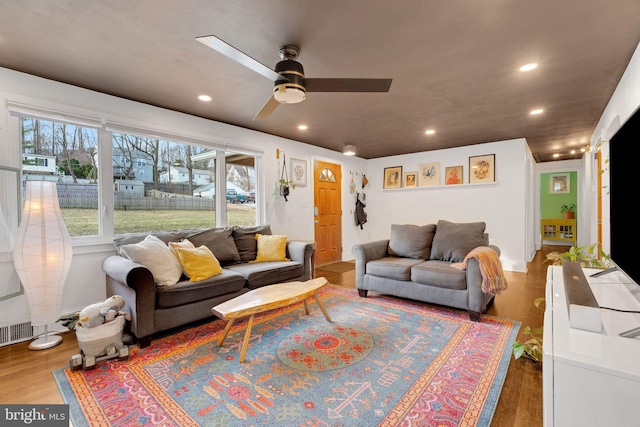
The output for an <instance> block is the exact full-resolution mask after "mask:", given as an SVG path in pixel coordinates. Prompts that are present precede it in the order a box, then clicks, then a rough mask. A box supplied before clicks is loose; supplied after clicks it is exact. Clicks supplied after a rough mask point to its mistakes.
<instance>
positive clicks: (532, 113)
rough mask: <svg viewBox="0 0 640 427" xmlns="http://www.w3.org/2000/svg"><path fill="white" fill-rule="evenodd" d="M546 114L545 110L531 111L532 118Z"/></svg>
mask: <svg viewBox="0 0 640 427" xmlns="http://www.w3.org/2000/svg"><path fill="white" fill-rule="evenodd" d="M543 112H544V110H543V109H542V108H538V109H537V110H531V113H529V114H531V115H532V116H535V115H538V114H542V113H543Z"/></svg>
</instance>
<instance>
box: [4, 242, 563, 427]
mask: <svg viewBox="0 0 640 427" xmlns="http://www.w3.org/2000/svg"><path fill="white" fill-rule="evenodd" d="M566 249H567V248H566V247H564V246H550V245H545V246H543V247H542V250H541V251H538V253H537V254H536V256H535V258H534V259H533V261H532V262H531V263H530V265H529V268H528V271H527V273H514V272H508V271H507V272H505V275H506V276H507V280H508V283H509V288H508V289H507V290H506V291H505V292H503V293H502V294H500V295H497V296H496V300H495V303H494V304H493V306H492V307H491V308H490V309H489V312H488V313H487V314H490V315H492V316H497V317H502V318H507V319H513V320H518V321H520V322H521V323H522V326H521V328H520V330H521V331H522V329H523V328H524V327H525V326H531V327H538V326H542V321H543V312H544V307H543V306H540V308H539V309H538V308H536V307H535V306H534V305H533V300H534V299H536V298H538V297H541V296H544V290H545V282H546V269H547V264H544V265H543V264H542V261H543V260H544V259H545V256H546V254H547V253H548V252H550V251H555V250H559V251H562V252H564V251H565V250H566ZM340 264H341V265H340V266H336V265H334V266H331V265H330V266H320V267H317V268H316V277H319V276H324V277H326V278H327V279H328V280H329V281H330V282H331V283H333V284H335V285H338V286H341V287H346V288H355V271H354V270H350V271H346V272H344V270H345V268H344V263H340ZM323 267H324V268H323ZM336 267H337V268H336ZM63 338H64V340H63V343H62V344H60V345H59V346H57V347H55V348H52V349H49V350H44V351H29V350H28V345H29V343H28V342H23V343H18V344H13V345H9V346H5V347H0V384H2V387H0V403H3V404H11V403H36V404H37V403H52V404H56V403H64V402H63V401H62V397H61V396H60V393H59V391H58V387H57V385H56V383H55V380H54V378H53V375H52V373H51V371H52V370H53V369H56V368H61V367H65V366H68V364H69V357H70V356H71V355H73V354H75V353H77V352H78V345H77V342H76V339H75V334H74V333H72V332H70V333H65V334H63ZM526 339H527V337H526V336H524V335H523V334H522V332H520V333H519V334H518V340H519V341H521V342H522V341H523V340H526ZM491 425H492V426H493V427H531V426H541V425H542V370H541V369H540V367H539V366H537V365H535V364H534V363H533V362H531V361H529V360H528V359H522V358H521V359H518V360H514V359H513V358H512V359H511V361H510V363H509V370H508V372H507V377H506V379H505V382H504V386H503V388H502V393H501V394H500V400H499V401H498V406H497V408H496V411H495V414H494V416H493V422H492V424H491Z"/></svg>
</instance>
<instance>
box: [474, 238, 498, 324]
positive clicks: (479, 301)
mask: <svg viewBox="0 0 640 427" xmlns="http://www.w3.org/2000/svg"><path fill="white" fill-rule="evenodd" d="M489 247H490V248H491V249H493V250H494V251H496V253H497V254H498V256H500V248H498V247H497V246H495V245H489ZM467 292H468V293H467V295H468V298H469V300H468V304H469V311H472V312H474V313H478V314H479V313H482V312H483V309H484V307H485V306H486V303H487V302H488V301H489V300H490V299H491V298H493V295H490V294H485V293H484V292H482V273H480V263H478V260H477V259H475V258H471V259H470V260H469V261H468V262H467Z"/></svg>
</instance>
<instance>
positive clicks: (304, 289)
mask: <svg viewBox="0 0 640 427" xmlns="http://www.w3.org/2000/svg"><path fill="white" fill-rule="evenodd" d="M328 283H329V282H328V281H327V279H325V278H324V277H318V278H316V279H312V280H307V281H306V282H287V283H279V284H276V285H269V286H263V287H262V288H258V289H254V290H252V291H249V292H247V293H246V294H242V295H240V296H238V297H235V298H233V299H230V300H229V301H225V302H223V303H222V304H218V305H216V306H215V307H213V308H212V309H211V311H212V312H213V314H215V315H216V316H218V317H220V318H222V319H224V320H227V326H226V327H225V328H224V332H223V333H222V336H221V337H220V338H219V339H218V347H220V346H221V345H222V343H223V342H224V340H225V338H227V335H228V334H229V331H230V330H231V326H233V323H234V322H235V320H236V319H239V318H241V317H245V316H250V317H249V323H247V330H246V332H245V333H244V341H243V342H242V350H241V351H240V363H243V362H244V358H245V356H246V354H247V346H248V344H249V337H250V336H251V327H252V326H253V315H254V314H258V313H262V312H264V311H268V310H273V309H274V308H281V307H286V306H288V305H291V304H294V303H296V302H298V301H304V313H305V314H309V307H308V306H307V298H309V297H311V296H313V298H314V299H315V300H316V303H317V304H318V307H320V310H322V314H324V317H325V319H327V322H331V318H330V317H329V313H327V310H326V309H325V308H324V306H323V305H322V303H321V302H320V300H319V299H318V296H317V295H316V292H317V291H318V289H320V288H322V287H324V286H326V285H327V284H328Z"/></svg>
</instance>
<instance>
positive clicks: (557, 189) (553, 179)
mask: <svg viewBox="0 0 640 427" xmlns="http://www.w3.org/2000/svg"><path fill="white" fill-rule="evenodd" d="M569 177H570V174H569V172H566V173H550V174H549V194H568V193H570V192H571V182H570V181H569Z"/></svg>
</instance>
